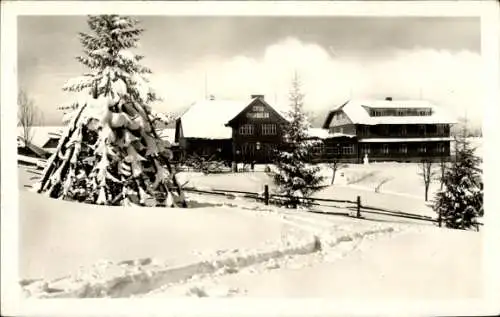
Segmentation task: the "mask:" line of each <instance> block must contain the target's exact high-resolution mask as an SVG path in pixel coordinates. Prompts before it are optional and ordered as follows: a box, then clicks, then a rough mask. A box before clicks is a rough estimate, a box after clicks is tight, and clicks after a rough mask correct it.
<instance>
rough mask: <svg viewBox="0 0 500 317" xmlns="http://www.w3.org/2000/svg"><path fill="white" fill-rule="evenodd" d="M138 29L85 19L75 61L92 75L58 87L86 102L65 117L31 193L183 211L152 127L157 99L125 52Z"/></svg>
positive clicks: (117, 20) (112, 19)
mask: <svg viewBox="0 0 500 317" xmlns="http://www.w3.org/2000/svg"><path fill="white" fill-rule="evenodd" d="M137 24H138V21H136V20H133V19H131V18H129V17H121V16H118V15H100V16H89V18H88V25H89V27H90V29H91V30H92V31H93V33H92V34H85V33H80V39H81V43H82V45H83V46H84V51H85V52H86V56H80V57H78V58H77V59H78V60H79V61H80V62H81V63H82V64H83V65H85V66H87V67H88V68H90V70H91V72H90V73H87V74H85V75H84V76H82V77H79V78H77V79H73V80H70V81H69V82H68V83H67V84H66V86H65V87H64V89H65V90H67V91H72V92H84V93H86V94H87V98H83V99H82V100H79V101H78V102H76V103H75V108H76V109H75V110H74V111H73V112H72V113H71V114H70V115H68V116H66V118H71V119H70V120H69V123H68V125H67V126H66V128H65V130H64V132H63V135H62V137H61V139H60V141H59V144H58V147H57V150H56V152H55V153H54V154H53V155H52V157H51V158H50V159H49V160H48V162H47V166H46V168H45V170H44V171H43V174H42V178H41V180H40V182H39V183H38V184H37V186H36V187H35V190H36V191H38V192H45V193H47V194H48V195H50V196H51V197H53V198H59V199H69V200H77V201H86V202H90V203H95V204H106V205H146V201H148V202H150V203H151V202H153V203H152V205H166V206H182V207H186V201H185V198H184V194H183V192H182V190H181V188H180V186H179V184H178V182H177V180H176V178H175V173H174V171H173V170H172V167H171V166H170V160H171V159H172V157H173V155H172V152H171V151H170V149H169V144H167V143H166V142H164V141H162V140H161V139H160V138H159V137H158V135H157V133H156V131H155V126H154V124H153V120H154V119H155V118H157V117H158V116H157V115H155V114H154V113H153V111H152V109H151V107H150V104H151V103H152V102H154V101H156V100H157V99H158V98H157V96H156V94H155V93H154V92H153V91H152V90H151V89H150V88H149V86H148V84H147V79H146V78H145V77H144V75H145V74H147V73H150V72H151V71H150V70H149V69H147V68H145V67H143V66H141V65H139V64H138V61H139V60H141V59H142V56H139V55H135V54H134V53H132V52H131V51H130V50H129V49H131V48H135V47H136V46H137V42H138V37H139V35H140V34H141V33H142V31H143V30H142V29H140V28H138V27H137ZM91 95H92V96H91Z"/></svg>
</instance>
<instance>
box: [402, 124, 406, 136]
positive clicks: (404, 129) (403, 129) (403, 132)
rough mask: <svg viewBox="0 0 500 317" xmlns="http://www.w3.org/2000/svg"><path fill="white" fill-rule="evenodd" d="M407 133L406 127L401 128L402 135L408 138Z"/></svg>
mask: <svg viewBox="0 0 500 317" xmlns="http://www.w3.org/2000/svg"><path fill="white" fill-rule="evenodd" d="M406 134H407V131H406V126H401V135H402V136H406Z"/></svg>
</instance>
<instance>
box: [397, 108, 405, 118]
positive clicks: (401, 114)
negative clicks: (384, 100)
mask: <svg viewBox="0 0 500 317" xmlns="http://www.w3.org/2000/svg"><path fill="white" fill-rule="evenodd" d="M397 115H398V116H400V117H403V116H404V115H405V111H404V110H402V109H399V110H398V113H397Z"/></svg>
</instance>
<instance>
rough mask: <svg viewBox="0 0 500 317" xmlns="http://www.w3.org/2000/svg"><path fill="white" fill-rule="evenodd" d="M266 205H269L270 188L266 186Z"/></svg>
mask: <svg viewBox="0 0 500 317" xmlns="http://www.w3.org/2000/svg"><path fill="white" fill-rule="evenodd" d="M264 204H265V205H266V206H267V205H269V186H268V185H264Z"/></svg>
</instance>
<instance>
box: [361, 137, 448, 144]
mask: <svg viewBox="0 0 500 317" xmlns="http://www.w3.org/2000/svg"><path fill="white" fill-rule="evenodd" d="M451 140H452V138H448V137H447V138H367V139H359V140H358V141H359V142H362V143H379V142H380V143H391V142H427V141H451Z"/></svg>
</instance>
